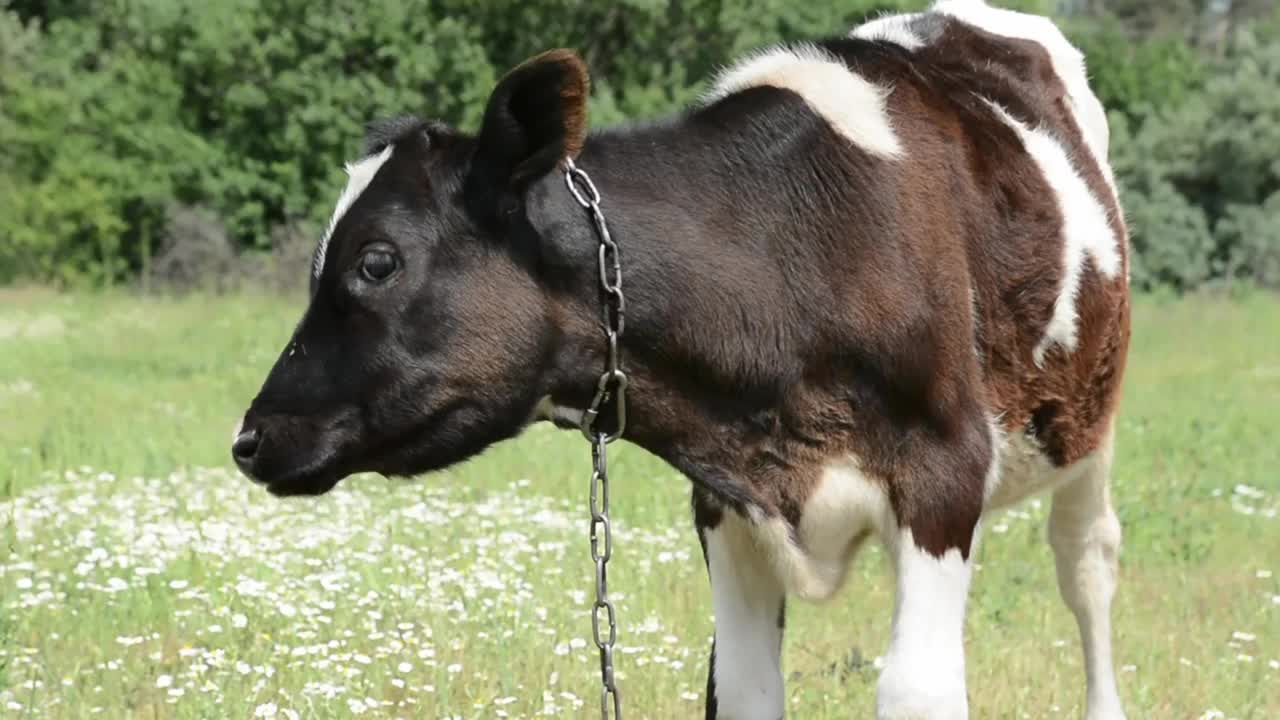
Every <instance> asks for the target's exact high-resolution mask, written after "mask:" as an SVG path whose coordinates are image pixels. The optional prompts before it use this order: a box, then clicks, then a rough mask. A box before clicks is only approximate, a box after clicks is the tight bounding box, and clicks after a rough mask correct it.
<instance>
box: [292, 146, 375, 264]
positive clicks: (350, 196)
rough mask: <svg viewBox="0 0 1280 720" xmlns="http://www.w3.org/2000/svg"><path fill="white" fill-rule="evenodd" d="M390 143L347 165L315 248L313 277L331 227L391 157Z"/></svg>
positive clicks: (331, 232)
mask: <svg viewBox="0 0 1280 720" xmlns="http://www.w3.org/2000/svg"><path fill="white" fill-rule="evenodd" d="M392 147H393V146H392V145H388V146H386V147H385V148H383V150H382V152H380V153H378V154H377V155H370V156H369V157H366V158H363V159H361V160H359V161H357V162H354V163H349V164H348V165H347V168H346V169H347V178H348V180H347V187H346V189H344V190H343V191H342V194H341V195H339V196H338V204H337V206H336V207H335V208H334V210H333V217H332V218H330V219H329V226H328V227H327V228H325V231H324V236H323V237H321V238H320V246H319V247H318V248H316V258H315V263H314V266H313V268H312V273H313V274H314V275H315V277H320V272H321V271H322V270H324V256H325V253H326V252H328V250H329V238H330V237H332V236H333V229H334V228H335V227H337V226H338V221H340V220H342V216H343V215H345V214H346V213H347V211H348V210H350V209H351V206H352V205H354V204H355V202H356V200H357V199H359V197H360V194H361V193H363V192H364V190H365V188H367V187H369V183H371V182H373V178H374V177H375V176H376V175H377V174H378V171H379V170H381V169H382V166H383V165H384V164H385V163H386V162H387V160H388V159H389V158H390V157H391V149H392Z"/></svg>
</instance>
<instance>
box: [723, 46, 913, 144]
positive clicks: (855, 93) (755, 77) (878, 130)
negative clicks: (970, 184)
mask: <svg viewBox="0 0 1280 720" xmlns="http://www.w3.org/2000/svg"><path fill="white" fill-rule="evenodd" d="M752 87H776V88H782V89H785V90H790V91H792V92H794V93H796V94H797V95H799V96H800V97H801V98H803V99H804V101H805V103H806V104H808V106H809V107H810V109H812V110H813V111H814V112H815V113H817V114H818V115H819V116H821V117H822V118H823V119H824V120H826V121H827V122H828V123H829V124H830V125H831V127H832V129H834V130H835V131H836V132H838V133H840V134H841V135H843V136H844V137H845V138H846V139H848V140H849V142H851V143H853V144H855V145H857V146H858V147H860V148H862V149H863V150H865V151H867V152H869V153H871V154H873V155H879V156H881V157H886V158H894V157H897V156H899V155H900V154H901V153H902V145H901V143H900V142H899V141H898V136H897V135H896V134H895V133H894V131H893V127H892V125H891V124H890V123H889V114H888V110H887V107H886V99H887V97H888V95H889V91H888V90H886V89H884V88H881V87H879V86H877V85H875V84H873V83H871V82H868V81H867V80H865V79H864V78H862V77H861V76H859V75H858V74H856V73H854V72H853V71H851V70H850V69H849V68H848V66H846V65H845V64H844V63H843V62H842V61H841V60H840V59H839V58H837V57H835V56H834V55H832V54H830V53H828V52H826V51H824V50H822V49H820V48H818V47H816V46H813V45H808V44H801V45H797V46H794V47H787V48H773V49H771V50H767V51H765V52H762V53H757V54H755V55H753V56H751V57H748V58H746V59H744V60H743V61H742V62H740V63H738V64H737V65H735V66H734V67H731V68H729V69H728V70H726V71H724V72H723V73H721V74H720V75H719V77H718V78H717V79H716V81H715V82H714V83H713V85H712V88H711V90H710V91H709V92H708V94H707V95H706V96H705V98H704V100H705V101H706V102H712V101H715V100H719V99H721V98H723V97H726V96H728V95H731V94H733V93H735V92H739V91H741V90H745V89H747V88H752Z"/></svg>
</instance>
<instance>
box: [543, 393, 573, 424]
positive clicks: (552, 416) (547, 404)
mask: <svg viewBox="0 0 1280 720" xmlns="http://www.w3.org/2000/svg"><path fill="white" fill-rule="evenodd" d="M585 413H586V411H585V410H580V409H578V408H571V407H565V406H563V405H556V404H555V403H554V402H552V401H551V396H549V395H548V396H546V397H544V398H542V399H541V400H539V401H538V404H537V405H535V406H534V407H533V417H532V418H530V422H536V421H538V420H551V421H555V422H566V423H572V424H574V425H580V424H582V416H583V415H584V414H585Z"/></svg>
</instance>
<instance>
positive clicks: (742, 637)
mask: <svg viewBox="0 0 1280 720" xmlns="http://www.w3.org/2000/svg"><path fill="white" fill-rule="evenodd" d="M696 502H697V501H696V500H695V503H696ZM697 516H698V519H697V525H698V536H699V538H700V539H701V541H702V547H703V554H704V556H705V558H706V562H707V572H708V573H709V575H710V576H711V604H712V610H713V611H714V613H715V639H714V641H713V644H712V648H711V667H710V671H709V672H708V676H707V696H706V717H707V720H781V718H782V717H783V716H784V713H785V705H784V694H783V679H782V629H783V621H784V615H785V606H786V598H785V593H784V591H783V589H782V585H781V583H779V582H778V580H777V578H776V577H775V575H774V574H773V572H772V570H771V569H770V568H769V566H768V565H767V564H766V562H765V558H764V557H763V556H762V555H761V554H760V553H759V552H758V551H756V549H755V547H754V543H753V542H752V540H751V536H750V535H749V531H748V528H747V526H746V521H744V520H743V519H742V518H740V517H738V516H737V515H734V514H732V512H730V511H725V512H723V513H720V512H715V513H710V512H708V513H697Z"/></svg>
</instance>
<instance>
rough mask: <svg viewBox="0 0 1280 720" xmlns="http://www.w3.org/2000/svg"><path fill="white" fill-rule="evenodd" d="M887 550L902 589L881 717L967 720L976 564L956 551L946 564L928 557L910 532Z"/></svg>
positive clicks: (881, 692)
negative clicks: (967, 634) (968, 626)
mask: <svg viewBox="0 0 1280 720" xmlns="http://www.w3.org/2000/svg"><path fill="white" fill-rule="evenodd" d="M975 534H976V530H975ZM887 546H888V547H887V549H888V552H889V556H890V557H892V558H893V560H894V564H895V566H896V569H897V580H898V586H897V600H896V603H895V606H894V612H893V636H892V638H891V639H890V642H889V652H888V655H886V657H885V665H884V670H883V671H882V672H881V674H880V682H879V686H878V688H877V691H876V717H877V718H878V720H966V719H967V718H968V717H969V709H968V698H967V696H966V694H965V677H964V615H965V604H966V602H967V600H968V596H969V578H970V576H971V574H972V567H971V563H970V562H969V561H966V560H964V559H963V558H962V557H961V556H960V551H959V550H957V549H950V550H947V551H946V553H944V554H943V556H942V557H941V558H939V557H936V556H934V555H932V554H930V553H928V552H925V551H924V550H922V549H921V548H919V547H917V546H916V544H915V541H914V540H913V539H912V535H911V531H910V530H903V531H901V532H900V533H899V534H898V535H897V537H894V538H890V541H889V542H888V543H887ZM974 548H975V550H976V543H975V544H974ZM970 557H972V554H971V555H970Z"/></svg>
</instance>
